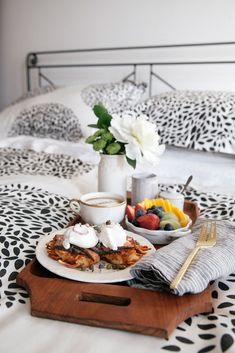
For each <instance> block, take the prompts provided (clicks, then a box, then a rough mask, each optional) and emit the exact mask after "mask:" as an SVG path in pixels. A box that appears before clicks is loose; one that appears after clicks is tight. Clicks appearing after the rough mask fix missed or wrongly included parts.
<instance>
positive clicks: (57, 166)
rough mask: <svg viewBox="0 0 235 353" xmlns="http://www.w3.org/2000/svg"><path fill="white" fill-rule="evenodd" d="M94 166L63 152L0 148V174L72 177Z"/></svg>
mask: <svg viewBox="0 0 235 353" xmlns="http://www.w3.org/2000/svg"><path fill="white" fill-rule="evenodd" d="M93 168H94V166H93V165H92V164H89V163H84V162H82V161H81V160H80V159H79V158H75V157H72V156H69V155H64V154H54V153H50V154H48V153H44V152H35V151H32V150H27V149H16V148H1V149H0V176H6V175H19V174H28V175H51V176H56V177H59V178H65V179H67V178H72V177H76V176H79V175H83V174H85V173H88V172H90V171H91V170H92V169H93Z"/></svg>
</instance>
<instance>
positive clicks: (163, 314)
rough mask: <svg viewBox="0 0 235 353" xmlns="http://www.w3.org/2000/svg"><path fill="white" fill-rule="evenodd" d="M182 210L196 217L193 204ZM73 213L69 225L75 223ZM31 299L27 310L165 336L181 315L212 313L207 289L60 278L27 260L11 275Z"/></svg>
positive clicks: (52, 316) (169, 332) (43, 315)
mask: <svg viewBox="0 0 235 353" xmlns="http://www.w3.org/2000/svg"><path fill="white" fill-rule="evenodd" d="M185 212H186V213H188V214H189V216H190V217H191V218H192V219H193V221H195V220H196V218H197V215H198V208H197V206H196V204H195V203H193V202H188V201H186V203H185ZM78 220H80V219H79V218H78V217H77V218H76V219H74V220H73V222H71V223H70V225H71V224H75V223H76V222H77V221H78ZM17 283H18V284H19V285H20V286H22V287H24V288H25V289H26V290H27V291H28V293H29V295H30V300H31V314H32V315H33V316H38V317H42V318H48V319H55V320H61V321H67V322H73V323H78V324H85V325H91V326H98V327H107V328H112V329H121V330H125V331H131V332H137V333H142V334H145V335H152V336H159V337H164V338H168V337H169V336H170V334H171V333H172V332H173V331H174V329H175V328H176V327H177V325H178V324H179V323H180V322H182V321H183V320H186V319H187V318H189V317H191V316H193V315H195V314H199V313H203V312H211V311H212V302H211V289H210V287H208V288H207V289H206V290H205V291H204V292H202V293H199V294H190V295H184V296H182V297H178V296H175V295H173V294H169V293H160V292H154V291H150V290H144V289H136V288H131V287H128V286H127V285H126V284H125V283H118V284H95V283H83V282H77V281H72V280H68V279H65V278H61V277H59V276H57V275H54V274H53V273H51V272H50V271H48V270H46V269H45V268H44V267H43V266H41V265H40V264H39V262H38V261H37V260H32V261H31V262H30V263H29V264H28V265H27V266H26V267H25V268H24V269H23V270H22V271H21V272H20V273H19V275H18V276H17Z"/></svg>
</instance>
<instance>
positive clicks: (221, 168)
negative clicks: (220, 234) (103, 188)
mask: <svg viewBox="0 0 235 353" xmlns="http://www.w3.org/2000/svg"><path fill="white" fill-rule="evenodd" d="M99 160H100V157H99V153H97V152H94V151H93V150H92V146H91V145H89V144H87V143H85V140H84V139H81V141H79V142H78V143H74V142H67V141H56V140H53V139H42V138H35V137H31V136H30V137H29V136H28V137H25V136H18V137H12V138H7V139H4V140H2V141H0V167H1V168H0V183H4V182H6V177H7V180H9V181H10V180H11V178H13V180H16V175H18V178H21V177H20V175H21V174H22V175H31V178H30V180H31V182H32V179H36V180H35V182H36V185H37V182H38V177H37V175H41V176H42V179H43V178H45V177H46V176H47V177H48V176H50V177H51V178H52V177H53V176H54V177H57V178H59V180H60V182H61V179H62V178H63V179H70V180H71V184H72V185H77V186H78V184H79V181H80V179H81V184H82V186H81V187H80V189H81V190H80V192H81V193H84V192H86V190H89V189H90V190H94V191H95V190H96V188H97V183H96V180H97V178H96V175H97V165H98V163H99ZM19 161H20V163H19ZM143 168H144V167H143ZM143 168H141V166H140V167H139V169H138V170H133V169H132V168H130V175H129V176H128V189H130V188H131V180H130V179H131V175H132V174H133V173H138V172H140V171H145V169H143ZM90 171H93V172H92V173H89V172H90ZM150 172H153V173H155V174H157V175H158V179H159V182H160V183H163V184H177V183H184V182H185V181H186V179H187V178H188V177H189V176H190V175H192V176H193V180H192V183H191V185H192V186H193V187H194V188H195V189H197V190H199V191H204V192H205V191H206V192H218V193H220V194H226V195H233V196H235V156H233V155H228V154H222V153H210V152H200V151H195V150H188V149H185V148H177V147H172V146H166V151H165V153H164V154H163V156H162V158H161V160H160V164H159V165H158V166H157V168H156V169H152V170H150ZM84 174H87V175H86V178H85V179H86V184H87V187H86V185H84V180H83V179H84V178H81V175H84ZM78 176H79V178H78ZM20 180H22V179H20ZM68 184H69V183H68ZM83 188H85V189H84V190H83Z"/></svg>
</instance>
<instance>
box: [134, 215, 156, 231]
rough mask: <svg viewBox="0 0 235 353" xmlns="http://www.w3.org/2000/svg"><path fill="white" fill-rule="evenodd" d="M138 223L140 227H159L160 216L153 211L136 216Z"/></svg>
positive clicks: (154, 228) (151, 228) (152, 228)
mask: <svg viewBox="0 0 235 353" xmlns="http://www.w3.org/2000/svg"><path fill="white" fill-rule="evenodd" d="M138 223H139V226H140V227H141V228H145V229H150V230H156V229H158V228H159V224H160V218H159V217H158V216H157V215H155V214H153V213H147V214H145V215H143V216H141V217H139V218H138Z"/></svg>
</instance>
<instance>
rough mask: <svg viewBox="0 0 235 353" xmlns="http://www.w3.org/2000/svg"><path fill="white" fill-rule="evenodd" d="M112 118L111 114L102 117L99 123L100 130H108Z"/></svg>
mask: <svg viewBox="0 0 235 353" xmlns="http://www.w3.org/2000/svg"><path fill="white" fill-rule="evenodd" d="M111 120H112V117H111V115H109V114H104V115H102V116H101V117H100V118H99V120H98V123H97V126H98V128H100V129H102V128H108V127H109V126H110V123H111Z"/></svg>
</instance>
